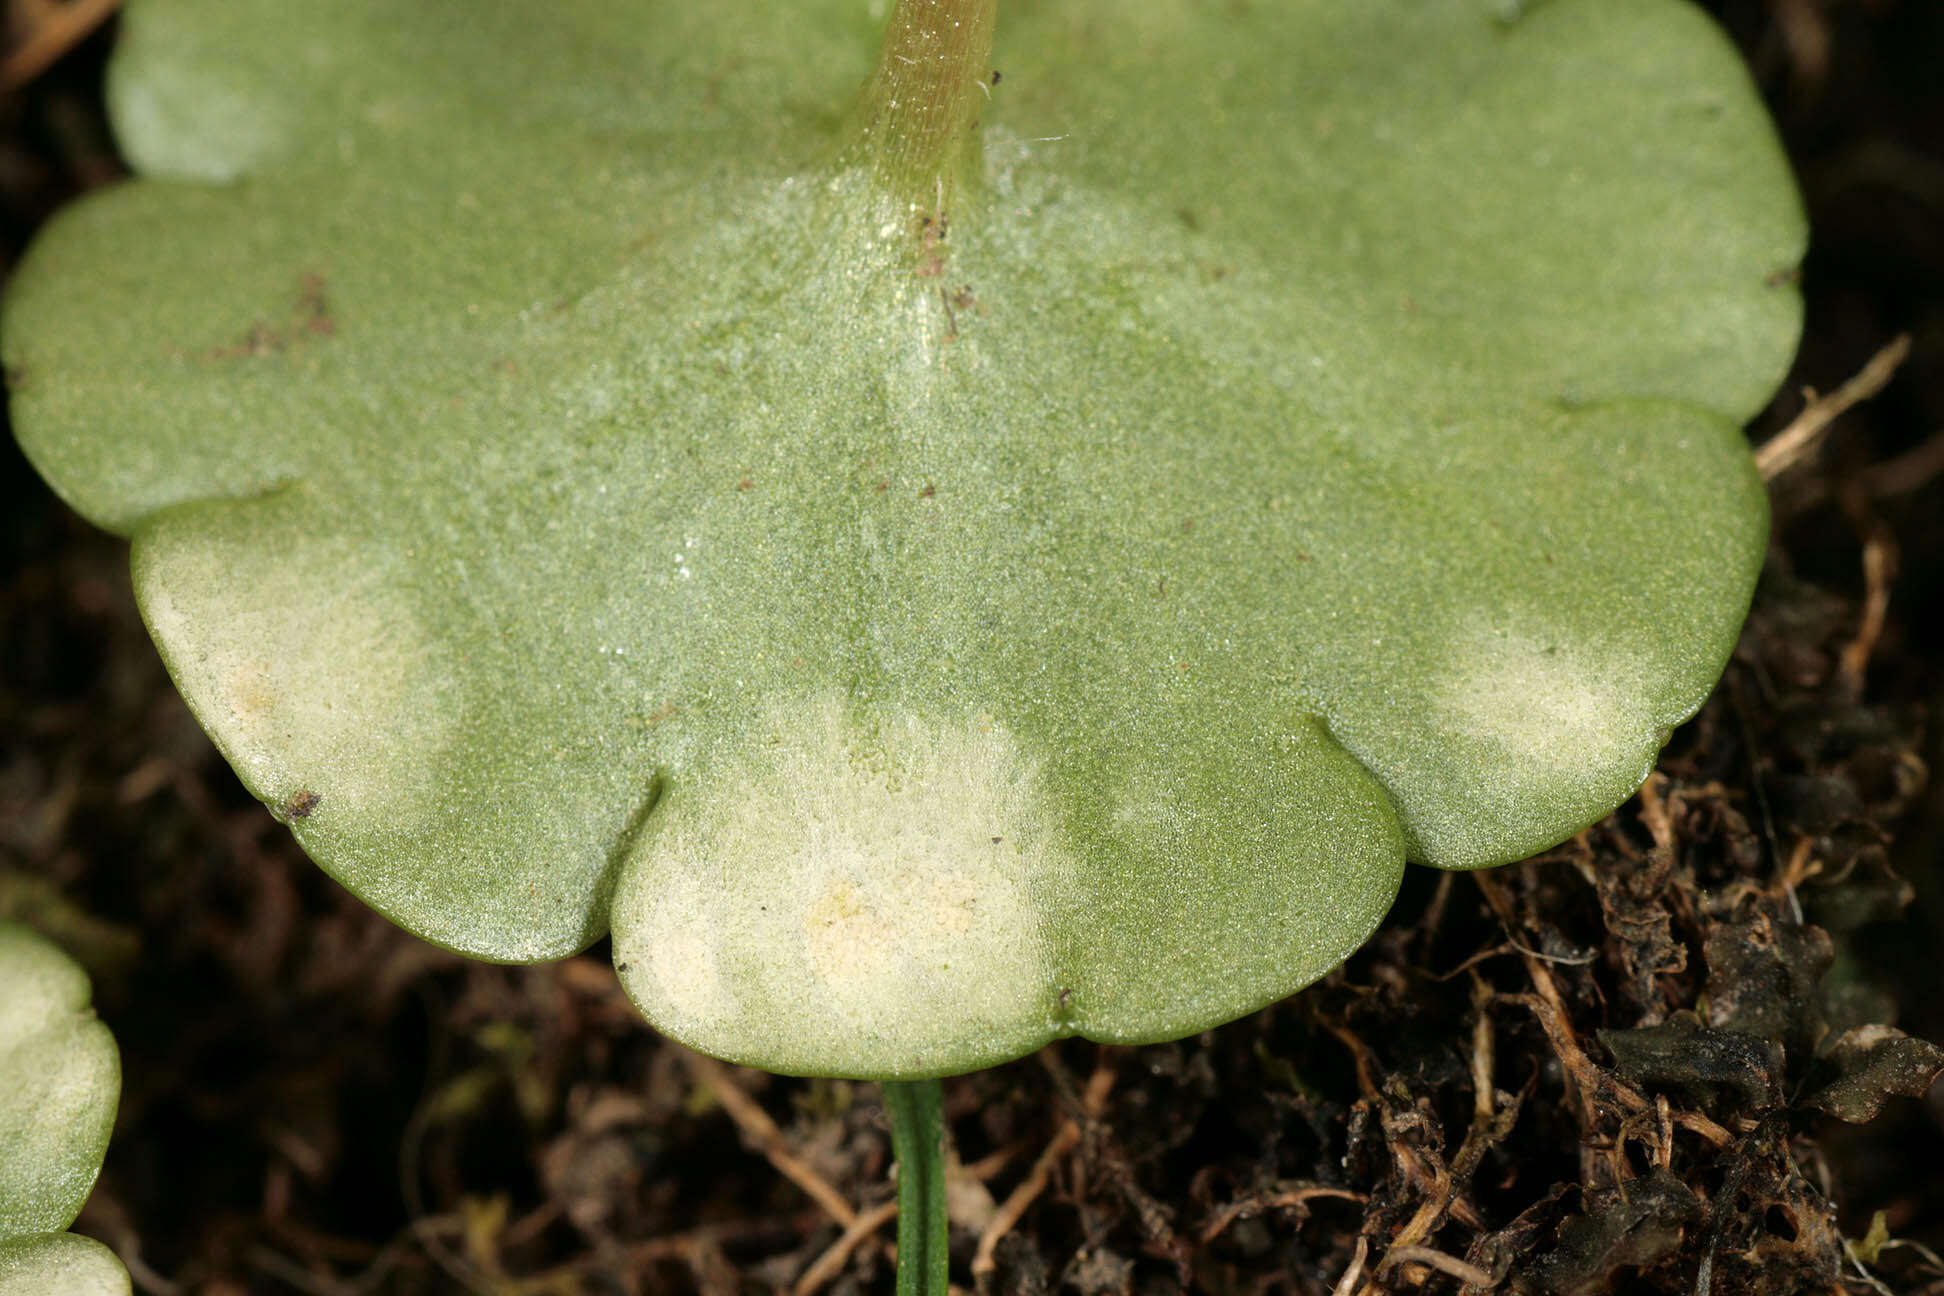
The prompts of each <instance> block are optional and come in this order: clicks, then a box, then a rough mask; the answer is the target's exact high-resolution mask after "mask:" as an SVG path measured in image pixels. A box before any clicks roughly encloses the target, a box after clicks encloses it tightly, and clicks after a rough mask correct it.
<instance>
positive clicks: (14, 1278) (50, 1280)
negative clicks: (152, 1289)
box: [0, 1233, 134, 1296]
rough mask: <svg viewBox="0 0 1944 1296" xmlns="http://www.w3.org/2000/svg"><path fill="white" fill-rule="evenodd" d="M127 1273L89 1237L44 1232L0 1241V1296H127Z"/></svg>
mask: <svg viewBox="0 0 1944 1296" xmlns="http://www.w3.org/2000/svg"><path fill="white" fill-rule="evenodd" d="M133 1291H134V1288H133V1286H132V1285H131V1284H130V1283H129V1280H128V1271H127V1270H126V1269H124V1268H122V1263H121V1261H120V1260H118V1259H116V1258H115V1253H114V1252H113V1251H110V1250H109V1249H108V1248H107V1247H105V1246H103V1245H102V1244H101V1243H99V1242H97V1241H95V1240H94V1239H93V1238H90V1237H81V1236H80V1235H78V1234H75V1233H47V1234H42V1235H40V1236H38V1237H30V1238H23V1239H21V1240H19V1241H15V1242H0V1296H130V1294H131V1293H132V1292H133Z"/></svg>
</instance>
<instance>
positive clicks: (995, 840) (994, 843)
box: [992, 837, 1006, 846]
mask: <svg viewBox="0 0 1944 1296" xmlns="http://www.w3.org/2000/svg"><path fill="white" fill-rule="evenodd" d="M1004 840H1006V839H1005V838H1004V837H994V838H993V839H992V844H993V845H994V846H997V845H998V844H999V843H1000V842H1002V841H1004Z"/></svg>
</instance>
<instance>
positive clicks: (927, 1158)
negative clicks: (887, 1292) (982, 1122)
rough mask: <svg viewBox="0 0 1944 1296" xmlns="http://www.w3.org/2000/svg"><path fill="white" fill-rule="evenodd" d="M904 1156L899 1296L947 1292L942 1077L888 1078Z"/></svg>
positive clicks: (899, 1152)
mask: <svg viewBox="0 0 1944 1296" xmlns="http://www.w3.org/2000/svg"><path fill="white" fill-rule="evenodd" d="M884 1106H885V1108H886V1109H887V1110H888V1111H889V1112H890V1113H891V1152H892V1155H893V1156H895V1157H896V1158H897V1159H898V1296H946V1290H947V1286H946V1277H945V1273H946V1258H947V1257H946V1250H945V1244H946V1229H945V1117H944V1112H943V1098H942V1095H941V1091H940V1089H939V1086H938V1081H936V1080H906V1081H897V1080H887V1081H885V1083H884Z"/></svg>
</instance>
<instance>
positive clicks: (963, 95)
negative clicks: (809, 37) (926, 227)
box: [849, 0, 999, 213]
mask: <svg viewBox="0 0 1944 1296" xmlns="http://www.w3.org/2000/svg"><path fill="white" fill-rule="evenodd" d="M998 7H999V6H998V0H898V4H897V8H896V9H895V10H894V11H893V12H892V14H891V22H890V24H889V25H888V26H887V27H886V28H885V32H884V49H883V51H882V52H881V53H880V54H879V55H878V65H877V71H875V72H874V73H872V74H871V79H870V81H869V82H868V83H866V84H865V86H864V93H863V96H862V98H861V99H860V101H859V103H858V107H857V115H856V120H855V122H854V124H853V126H852V128H851V147H850V150H849V152H850V154H851V155H852V156H854V157H858V158H861V159H863V160H865V161H867V162H868V163H869V164H870V165H871V166H872V167H874V168H875V169H876V170H877V172H878V174H879V175H880V176H882V177H883V178H884V180H885V182H886V183H887V184H889V185H890V186H891V188H892V190H893V192H894V193H896V194H897V195H898V196H899V197H900V198H902V199H904V200H905V201H907V202H908V203H910V204H911V206H912V208H913V210H916V211H928V212H933V213H939V212H943V211H945V210H947V208H948V206H949V204H950V202H951V199H952V196H953V191H954V190H955V189H956V188H957V187H958V184H959V181H960V177H961V175H962V174H965V175H976V174H977V170H976V159H977V157H978V143H979V131H978V126H979V113H980V112H981V111H982V110H983V109H984V107H985V105H986V102H987V100H988V99H989V98H990V97H991V95H990V90H989V87H988V77H989V76H990V74H991V67H992V64H991V60H992V28H993V21H994V17H995V15H996V13H997V10H998Z"/></svg>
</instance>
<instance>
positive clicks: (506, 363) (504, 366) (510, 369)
mask: <svg viewBox="0 0 1944 1296" xmlns="http://www.w3.org/2000/svg"><path fill="white" fill-rule="evenodd" d="M519 369H520V366H519V365H517V364H515V363H514V362H513V358H512V357H511V356H501V357H500V358H499V359H497V360H495V361H493V370H494V372H496V373H503V374H510V373H518V372H519Z"/></svg>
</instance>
